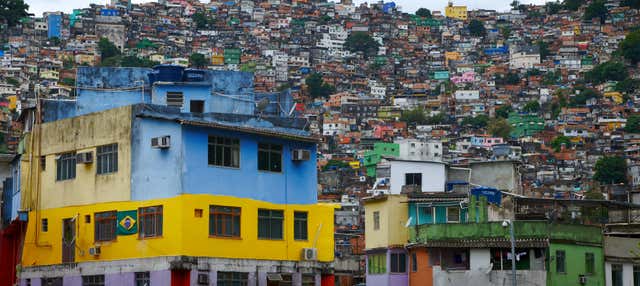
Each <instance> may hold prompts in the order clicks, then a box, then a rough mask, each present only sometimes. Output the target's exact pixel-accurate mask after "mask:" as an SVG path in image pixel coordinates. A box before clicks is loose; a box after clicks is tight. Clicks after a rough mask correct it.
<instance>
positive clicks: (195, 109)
mask: <svg viewBox="0 0 640 286" xmlns="http://www.w3.org/2000/svg"><path fill="white" fill-rule="evenodd" d="M189 112H192V113H203V112H204V100H192V101H190V102H189Z"/></svg>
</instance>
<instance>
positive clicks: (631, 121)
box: [624, 114, 640, 133]
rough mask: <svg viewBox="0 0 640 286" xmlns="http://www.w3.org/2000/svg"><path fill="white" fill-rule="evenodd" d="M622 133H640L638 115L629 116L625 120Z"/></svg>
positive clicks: (639, 116)
mask: <svg viewBox="0 0 640 286" xmlns="http://www.w3.org/2000/svg"><path fill="white" fill-rule="evenodd" d="M624 131H625V132H629V133H640V115H635V114H634V115H631V116H629V118H627V124H625V126H624Z"/></svg>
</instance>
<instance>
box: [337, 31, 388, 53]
mask: <svg viewBox="0 0 640 286" xmlns="http://www.w3.org/2000/svg"><path fill="white" fill-rule="evenodd" d="M344 47H345V48H346V49H347V50H349V51H350V52H354V53H357V52H362V53H363V54H364V57H365V58H368V57H370V56H374V55H376V54H377V53H378V49H379V47H380V44H379V43H378V42H377V41H376V40H374V39H373V37H371V36H370V35H369V34H367V33H366V32H360V31H358V32H353V33H351V34H350V35H349V36H348V37H347V39H346V40H345V42H344Z"/></svg>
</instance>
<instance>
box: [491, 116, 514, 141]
mask: <svg viewBox="0 0 640 286" xmlns="http://www.w3.org/2000/svg"><path fill="white" fill-rule="evenodd" d="M488 131H489V133H490V134H491V135H492V136H495V137H502V138H504V139H509V138H510V134H511V125H509V122H507V120H506V119H504V118H494V119H492V120H491V121H489V127H488Z"/></svg>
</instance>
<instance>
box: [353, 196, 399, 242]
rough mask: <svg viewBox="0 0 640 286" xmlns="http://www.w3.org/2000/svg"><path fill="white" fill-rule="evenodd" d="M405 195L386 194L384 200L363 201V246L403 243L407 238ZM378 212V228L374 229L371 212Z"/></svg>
mask: <svg viewBox="0 0 640 286" xmlns="http://www.w3.org/2000/svg"><path fill="white" fill-rule="evenodd" d="M406 202H407V196H406V195H388V196H387V199H386V200H374V201H367V202H365V226H364V229H365V237H366V238H367V239H366V242H365V248H366V249H373V248H378V247H388V246H390V245H404V244H405V243H406V242H407V240H408V239H409V231H408V229H407V228H406V227H405V224H406V223H407V219H408V212H409V210H408V204H407V203H406ZM376 211H378V212H380V229H378V230H374V227H373V226H374V223H373V213H374V212H376Z"/></svg>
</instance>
